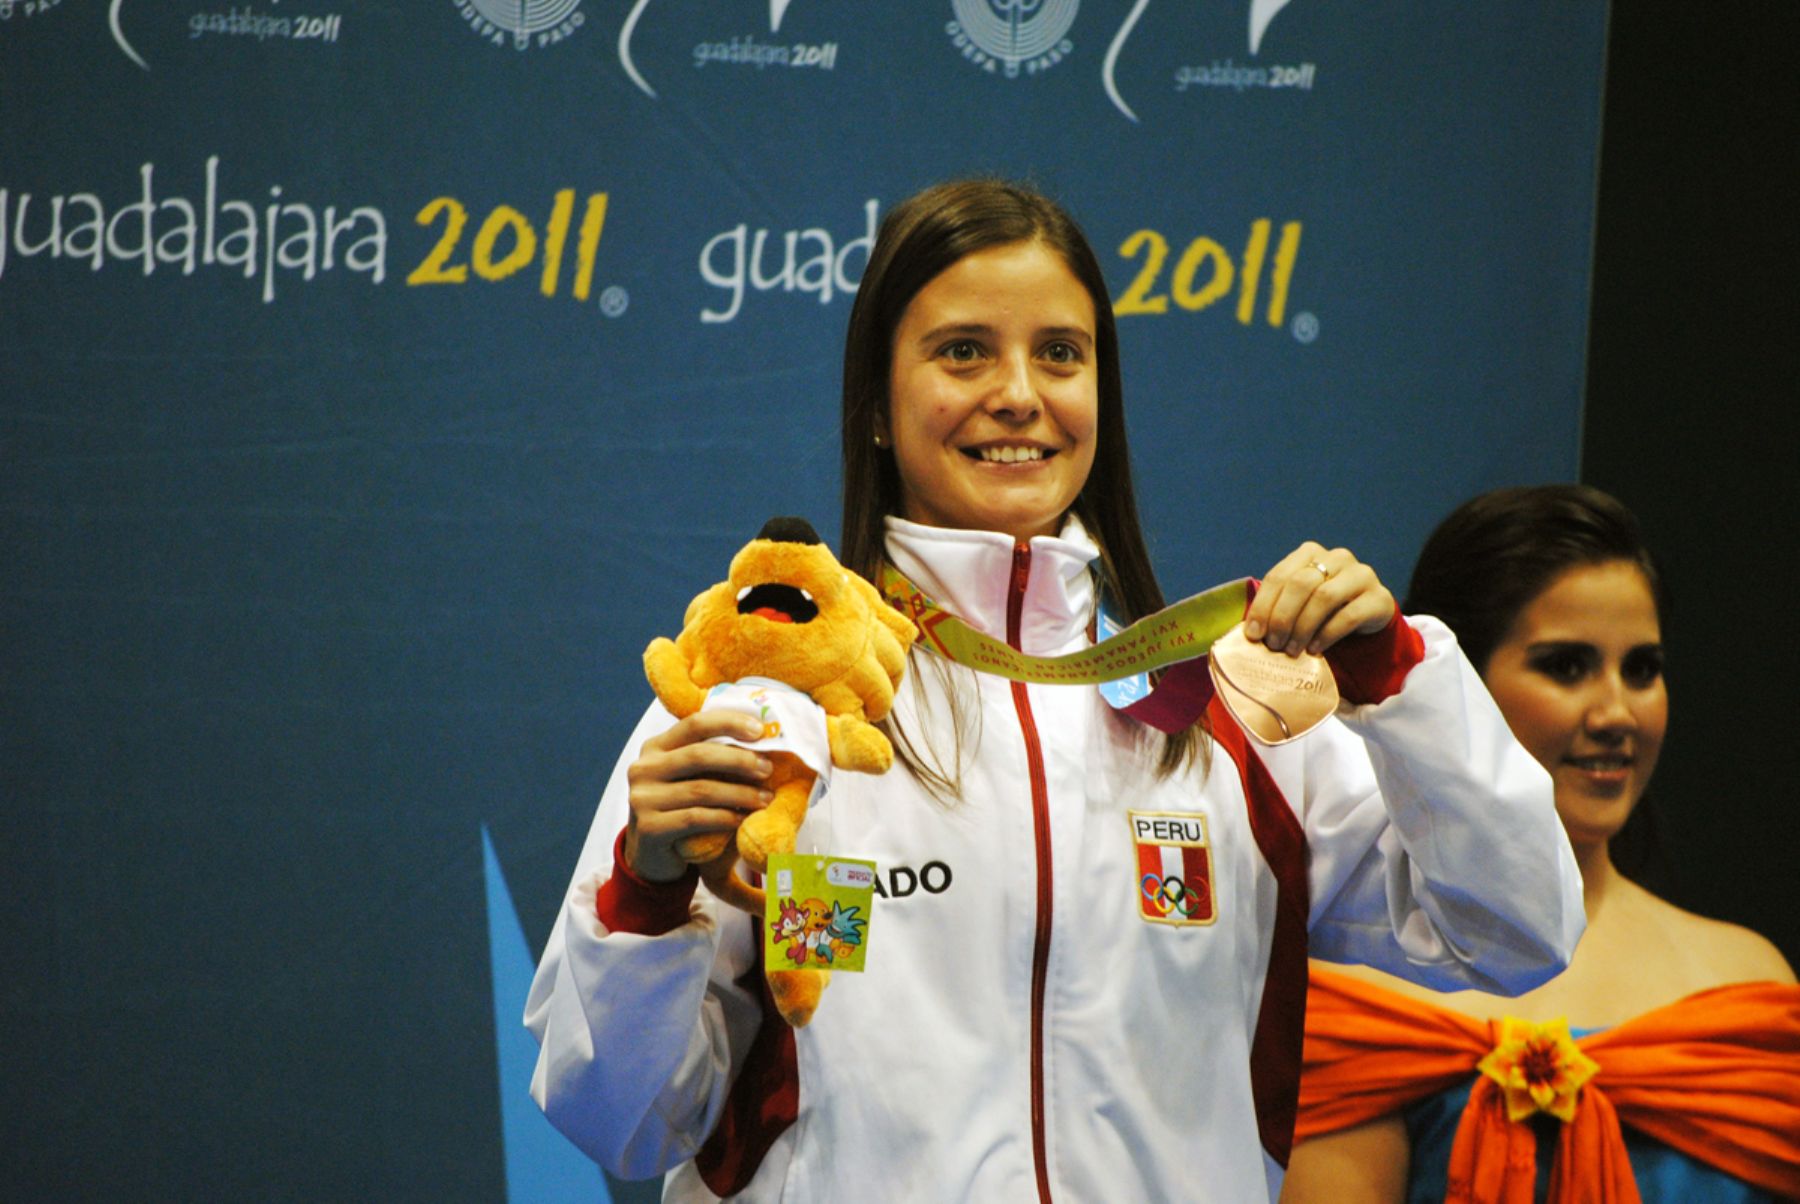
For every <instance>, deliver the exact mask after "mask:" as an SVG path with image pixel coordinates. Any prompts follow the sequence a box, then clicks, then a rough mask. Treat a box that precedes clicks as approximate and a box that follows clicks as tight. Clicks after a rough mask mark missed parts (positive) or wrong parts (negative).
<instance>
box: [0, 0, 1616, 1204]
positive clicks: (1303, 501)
mask: <svg viewBox="0 0 1800 1204" xmlns="http://www.w3.org/2000/svg"><path fill="white" fill-rule="evenodd" d="M1605 19H1606V13H1605V8H1604V5H1603V4H1602V3H1600V2H1599V0H1580V2H1573V3H1571V2H1569V0H1533V2H1519V3H1510V4H1505V5H1497V4H1496V5H1485V6H1472V7H1471V6H1464V7H1462V8H1459V9H1458V10H1457V11H1456V12H1455V14H1454V15H1451V14H1447V13H1446V12H1445V11H1444V10H1443V9H1442V8H1441V7H1440V6H1435V5H1429V4H1424V3H1418V2H1416V0H1415V2H1408V0H1396V2H1391V3H1375V4H1364V5H1331V4H1324V3H1319V2H1317V0H1292V2H1288V0H1218V2H1212V3H1176V2H1174V0H1113V2H1110V3H1109V2H1105V0H1085V2H1081V0H1037V2H1036V3H1030V4H1024V3H1003V2H1001V0H929V2H926V0H921V2H919V3H907V4H893V3H880V2H878V0H766V2H765V0H634V2H629V3H628V2H626V0H525V2H524V3H517V2H507V3H503V2H501V0H419V2H418V3H413V4H407V5H404V6H402V5H395V4H376V3H350V2H348V0H345V2H342V3H336V2H335V0H321V3H320V4H318V5H313V4H311V3H296V2H295V0H254V2H252V3H248V4H236V3H232V4H225V3H218V2H217V0H211V2H208V3H200V2H196V0H176V2H175V3H172V4H170V3H163V4H152V3H149V2H148V0H0V524H3V525H0V549H3V557H4V559H3V561H0V563H3V564H4V566H5V567H4V571H3V572H0V633H3V635H0V640H3V644H0V733H3V734H0V742H3V743H0V749H3V750H4V752H3V756H4V760H3V761H0V788H3V789H4V807H5V811H4V814H5V820H6V839H5V840H4V841H3V842H0V866H3V867H4V879H3V880H4V881H5V882H6V883H7V885H8V887H9V892H8V893H9V895H10V896H11V899H12V909H11V910H12V915H11V917H10V918H9V921H8V923H7V925H6V937H5V941H6V948H5V952H6V965H7V966H8V967H9V971H8V973H7V975H6V976H5V982H4V986H3V987H0V991H3V995H0V998H3V999H4V1004H3V1005H0V1006H3V1009H4V1011H3V1013H0V1026H3V1028H4V1031H5V1032H6V1033H7V1037H6V1043H7V1047H8V1048H7V1066H8V1069H7V1073H6V1074H5V1075H3V1076H0V1110H3V1111H4V1114H5V1115H6V1116H7V1117H8V1129H9V1133H8V1139H7V1140H6V1141H4V1142H0V1178H3V1179H4V1181H6V1182H8V1183H10V1184H25V1185H35V1186H37V1187H40V1188H45V1189H46V1190H47V1189H48V1188H49V1187H50V1186H52V1185H54V1186H55V1187H56V1189H57V1190H59V1191H68V1192H73V1193H74V1194H76V1195H89V1194H97V1193H99V1192H101V1191H120V1192H124V1193H126V1194H128V1195H131V1196H134V1197H142V1196H146V1195H147V1196H153V1197H160V1198H180V1197H185V1198H203V1197H204V1198H259V1199H279V1198H291V1199H305V1200H312V1199H321V1198H379V1199H446V1198H468V1199H492V1198H499V1197H500V1196H501V1194H502V1193H503V1192H505V1191H507V1190H508V1189H509V1186H510V1190H511V1191H512V1194H513V1195H514V1197H515V1198H517V1199H521V1200H523V1199H557V1198H576V1197H582V1198H596V1197H597V1196H598V1194H599V1193H600V1192H602V1191H604V1190H605V1189H604V1188H603V1187H602V1185H601V1183H600V1180H599V1179H598V1177H597V1176H596V1175H595V1173H594V1172H593V1171H592V1169H591V1168H590V1167H587V1166H585V1165H583V1164H579V1163H575V1164H569V1163H567V1162H566V1161H559V1159H563V1158H564V1155H565V1153H566V1148H565V1147H562V1146H560V1145H559V1144H558V1141H559V1139H554V1138H553V1137H551V1138H550V1139H548V1140H545V1135H544V1134H543V1133H540V1132H538V1131H536V1130H534V1129H533V1128H532V1127H531V1122H532V1120H533V1119H534V1118H533V1117H532V1116H531V1115H530V1114H529V1113H528V1112H521V1111H520V1110H519V1105H520V1104H521V1101H524V1094H523V1093H524V1090H525V1084H526V1080H527V1078H528V1075H529V1060H530V1053H531V1049H530V1046H529V1040H528V1038H527V1039H525V1040H524V1043H523V1044H521V1041H520V1033H519V1032H518V1031H515V1030H514V1027H513V1021H512V1020H511V1019H509V1017H516V1016H517V1014H518V1010H519V1006H520V1004H521V1003H522V999H523V991H524V983H523V977H524V975H525V974H526V973H528V969H529V966H530V964H531V962H532V961H534V960H535V956H536V951H537V949H538V948H539V947H540V946H541V943H542V941H543V939H544V936H545V935H546V934H547V933H548V930H549V927H550V923H551V920H552V917H553V915H554V914H555V910H556V907H557V903H558V900H559V898H560V896H561V893H562V891H563V889H564V887H565V885H566V881H567V875H568V872H569V869H570V867H571V866H572V865H573V862H574V857H575V853H576V851H577V849H578V847H579V844H580V841H581V838H582V835H583V833H584V831H585V827H586V824H587V821H588V819H589V816H590V813H591V809H592V806H593V802H594V800H595V799H596V798H597V796H598V793H599V788H600V785H601V783H602V782H603V781H604V779H605V776H606V774H607V772H608V771H609V769H610V767H611V764H612V761H613V759H614V757H615V756H616V755H617V753H618V750H619V744H620V741H621V740H622V739H623V737H624V735H625V733H626V732H627V731H628V729H629V727H630V725H631V722H632V721H633V720H634V719H635V717H636V715H637V714H638V713H639V711H640V709H641V707H642V705H643V702H644V700H645V698H646V691H645V688H644V686H643V683H642V679H641V674H640V670H639V668H638V656H639V654H640V652H641V650H642V648H643V646H644V644H645V643H646V642H647V640H648V639H649V638H650V637H651V636H652V635H654V634H659V633H666V632H670V631H672V630H674V628H675V627H676V626H677V625H678V623H679V620H680V616H681V613H682V607H683V606H684V605H685V603H686V601H687V599H688V598H689V597H691V596H692V594H693V593H694V592H695V591H696V590H697V589H698V588H700V587H702V586H704V585H705V584H707V583H709V582H710V581H712V580H714V579H716V577H717V575H718V574H719V572H720V571H721V570H722V568H723V565H724V563H725V561H726V559H727V558H728V556H729V555H730V553H731V551H732V550H733V549H735V548H736V547H737V546H738V545H739V544H740V543H742V542H743V541H744V540H745V539H747V538H748V537H749V536H750V535H751V534H753V533H754V531H755V530H756V528H757V527H758V526H759V525H760V523H761V521H762V519H763V518H764V517H766V516H768V515H769V514H772V513H798V514H805V515H808V516H811V517H812V518H813V519H814V521H815V522H816V524H817V525H818V526H819V527H820V529H821V530H822V531H823V532H824V533H825V534H826V535H827V538H832V539H835V534H836V521H837V491H838V473H837V455H836V411H837V381H838V375H839V370H840V365H839V348H840V345H841V340H842V335H843V328H844V323H845V319H846V317H847V314H848V309H849V300H850V295H851V294H852V292H853V290H854V288H855V285H856V282H857V280H858V278H859V276H860V273H861V269H862V266H863V264H864V262H865V261H866V257H867V251H868V246H869V243H870V239H871V235H872V231H873V228H874V224H875V222H876V221H877V220H878V217H879V215H880V214H881V213H882V212H883V211H885V209H886V208H887V207H888V206H889V205H891V204H892V203H893V202H895V201H896V200H898V199H899V198H901V197H902V196H904V195H906V194H907V193H910V192H912V191H914V190H915V189H917V188H918V187H920V186H923V185H924V184H927V183H930V182H933V181H935V180H938V179H941V178H944V177H947V176H952V175H958V174H967V173H976V172H979V173H999V174H1004V175H1009V176H1018V177H1023V178H1026V179H1028V180H1031V181H1033V182H1035V183H1036V184H1037V185H1038V186H1040V187H1041V188H1043V189H1044V190H1046V191H1048V192H1050V193H1052V194H1053V195H1055V196H1057V197H1058V198H1060V199H1061V200H1063V201H1064V202H1065V203H1066V204H1067V205H1068V206H1069V207H1070V208H1071V209H1072V210H1073V211H1074V212H1075V214H1076V215H1077V216H1078V217H1079V218H1080V219H1081V220H1082V221H1083V223H1084V225H1085V226H1086V228H1087V230H1088V232H1089V234H1090V236H1091V237H1092V240H1093V242H1094V244H1095V247H1096V249H1097V250H1098V251H1099V252H1100V254H1101V257H1102V261H1103V263H1104V265H1105V267H1106V270H1107V273H1108V278H1109V281H1110V283H1111V285H1112V288H1113V295H1114V300H1115V308H1116V309H1117V311H1118V313H1119V315H1120V330H1121V337H1122V339H1123V341H1124V355H1125V365H1124V366H1125V381H1126V393H1127V398H1128V406H1127V413H1128V419H1129V423H1130V427H1131V434H1132V440H1133V444H1134V451H1135V457H1136V462H1137V468H1138V470H1139V472H1140V474H1141V480H1142V494H1143V501H1144V510H1145V519H1146V522H1147V525H1148V527H1149V530H1150V533H1151V538H1152V544H1153V551H1154V555H1155V558H1156V563H1157V567H1158V571H1159V573H1160V574H1161V576H1162V578H1163V582H1164V586H1165V588H1166V589H1167V590H1168V591H1169V592H1170V593H1171V595H1172V596H1173V595H1180V594H1185V593H1188V592H1192V591H1193V590H1195V589H1198V588H1201V587H1203V586H1206V585H1210V584H1212V583H1214V582H1216V581H1218V580H1221V579H1224V578H1228V577H1236V576H1242V575H1244V574H1248V573H1259V572H1261V571H1262V570H1263V569H1265V568H1266V567H1267V566H1268V565H1269V564H1270V563H1271V562H1272V561H1273V560H1275V559H1276V558H1277V557H1278V556H1280V555H1281V554H1283V553H1284V552H1285V551H1286V550H1287V549H1288V548H1289V547H1291V546H1292V545H1293V544H1294V543H1296V542H1297V541H1298V540H1300V539H1302V538H1308V537H1310V538H1317V539H1320V540H1322V541H1325V542H1327V543H1329V544H1337V543H1341V544H1345V545H1348V546H1350V547H1352V548H1354V549H1355V550H1357V551H1358V552H1359V553H1360V554H1361V555H1362V556H1363V557H1364V558H1365V559H1368V560H1370V561H1371V562H1373V563H1374V564H1375V565H1376V567H1377V568H1378V569H1379V570H1380V571H1381V572H1382V573H1383V574H1384V576H1386V577H1387V578H1388V579H1389V581H1390V583H1392V584H1394V585H1395V586H1396V588H1398V586H1399V585H1400V584H1401V583H1403V582H1404V579H1405V576H1406V574H1407V572H1408V570H1409V569H1410V564H1411V556H1412V552H1413V550H1414V549H1415V548H1416V547H1417V545H1418V543H1419V541H1420V539H1421V538H1422V536H1423V534H1424V533H1425V531H1426V530H1428V529H1429V527H1430V525H1431V523H1432V522H1433V521H1434V520H1435V519H1436V518H1437V517H1438V516H1439V515H1441V513H1442V512H1443V511H1444V510H1446V509H1447V508H1448V507H1449V506H1450V505H1451V504H1453V503H1454V502H1456V501H1458V500H1460V499H1461V498H1463V497H1464V496H1466V495H1468V494H1470V493H1472V492H1475V491H1477V490H1479V489H1483V488H1487V487H1491V486H1494V485H1499V484H1506V483H1517V482H1521V481H1534V480H1544V479H1551V478H1561V479H1568V478H1572V477H1573V476H1574V475H1575V471H1576V466H1577V457H1578V450H1579V449H1578V434H1579V430H1580V417H1581V414H1580V408H1581V407H1580V395H1581V386H1582V379H1583V362H1582V356H1583V347H1584V342H1585V331H1586V312H1587V299H1588V277H1589V265H1590V242H1591V234H1592V226H1593V209H1594V177H1595V164H1596V159H1597V141H1598V115H1599V98H1600V83H1601V61H1602V43H1603V34H1604V27H1605ZM484 833H485V834H486V835H484ZM527 1107H528V1102H527ZM536 1143H541V1144H536ZM565 1171H567V1172H568V1173H569V1174H570V1175H571V1176H572V1177H571V1178H567V1179H559V1178H558V1176H560V1175H562V1174H563V1173H564V1172H565ZM523 1175H533V1176H538V1178H535V1179H532V1180H530V1181H529V1182H528V1181H526V1180H525V1179H521V1178H520V1177H519V1176H523ZM558 1183H561V1184H562V1186H561V1187H559V1186H557V1184H558ZM565 1192H567V1193H572V1194H569V1195H565V1194H563V1193H565ZM28 1194H30V1193H28Z"/></svg>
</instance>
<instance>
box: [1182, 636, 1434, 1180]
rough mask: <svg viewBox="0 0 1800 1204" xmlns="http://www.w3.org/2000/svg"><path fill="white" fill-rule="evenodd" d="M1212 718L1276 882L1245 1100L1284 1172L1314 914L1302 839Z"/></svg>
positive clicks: (1279, 798)
mask: <svg viewBox="0 0 1800 1204" xmlns="http://www.w3.org/2000/svg"><path fill="white" fill-rule="evenodd" d="M1409 630H1410V629H1409ZM1210 715H1211V723H1210V726H1211V728H1212V736H1213V740H1214V742H1215V743H1216V744H1217V746H1218V747H1219V748H1222V749H1224V750H1225V751H1226V752H1227V753H1228V754H1230V756H1231V760H1232V763H1233V764H1234V765H1236V766H1237V771H1238V777H1239V779H1240V780H1241V781H1242V783H1243V787H1244V800H1245V803H1246V805H1247V807H1248V809H1249V814H1250V832H1251V834H1252V835H1253V836H1254V837H1255V838H1256V847H1257V849H1258V850H1259V851H1260V852H1261V853H1262V856H1263V860H1264V861H1265V862H1267V863H1268V866H1269V871H1270V872H1271V873H1272V874H1274V875H1275V927H1274V933H1273V936H1272V938H1271V940H1270V942H1269V969H1268V972H1267V974H1265V975H1264V977H1263V991H1262V1004H1261V1006H1260V1007H1259V1008H1258V1010H1257V1015H1256V1034H1255V1036H1254V1038H1253V1039H1252V1040H1251V1044H1250V1094H1251V1098H1252V1100H1254V1102H1255V1105H1256V1129H1257V1133H1258V1135H1259V1136H1260V1137H1261V1138H1262V1147H1263V1149H1264V1150H1266V1151H1267V1152H1268V1155H1269V1157H1271V1158H1273V1159H1274V1160H1275V1161H1276V1162H1278V1163H1280V1164H1281V1165H1282V1166H1284V1167H1285V1166H1286V1165H1287V1162H1288V1153H1289V1151H1290V1150H1292V1149H1293V1144H1294V1116H1295V1113H1296V1110H1297V1107H1298V1100H1299V1095H1300V1055H1301V1050H1302V1046H1303V1043H1304V1038H1305V1029H1306V971H1307V964H1306V920H1307V913H1308V912H1309V911H1310V910H1311V908H1312V902H1311V894H1312V892H1311V888H1310V887H1309V886H1308V884H1307V878H1306V833H1305V831H1304V830H1303V829H1302V828H1301V827H1300V821H1299V819H1298V818H1296V817H1295V815H1294V810H1293V808H1292V807H1290V806H1288V802H1287V799H1286V798H1285V797H1283V795H1282V793H1281V788H1280V787H1278V786H1277V785H1276V784H1275V779H1274V778H1272V777H1270V776H1269V771H1268V769H1267V768H1265V767H1264V766H1263V763H1262V760H1261V759H1260V758H1259V757H1257V756H1256V754H1255V752H1254V750H1252V749H1251V748H1250V746H1249V743H1248V742H1247V741H1246V739H1245V737H1244V733H1243V730H1242V729H1240V728H1239V727H1238V725H1237V722H1236V721H1235V720H1234V719H1232V717H1231V713H1230V712H1229V711H1227V710H1226V709H1225V706H1224V704H1223V703H1221V702H1219V701H1217V700H1216V699H1215V700H1214V702H1213V704H1212V706H1211V708H1210Z"/></svg>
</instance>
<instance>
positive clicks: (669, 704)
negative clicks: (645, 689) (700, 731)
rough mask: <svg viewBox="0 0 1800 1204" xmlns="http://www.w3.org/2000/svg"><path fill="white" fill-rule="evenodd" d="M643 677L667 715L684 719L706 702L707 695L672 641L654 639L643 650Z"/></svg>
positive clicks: (662, 638) (660, 638) (661, 637)
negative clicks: (696, 682) (665, 709)
mask: <svg viewBox="0 0 1800 1204" xmlns="http://www.w3.org/2000/svg"><path fill="white" fill-rule="evenodd" d="M644 676H645V677H647V678H649V679H650V688H651V689H652V690H655V691H656V697H657V699H658V701H660V702H661V703H662V704H663V706H664V707H666V708H667V709H668V712H669V714H671V715H673V716H675V718H677V719H686V718H687V717H688V716H689V715H692V714H693V713H694V712H696V711H698V710H699V709H700V708H701V706H703V705H704V704H705V702H706V691H705V690H702V689H701V688H700V687H699V686H697V685H695V684H694V679H693V676H692V674H691V672H690V666H689V665H688V659H687V657H686V656H685V655H684V654H683V653H682V651H681V649H680V648H678V647H677V646H676V644H675V641H674V640H671V639H667V638H665V637H663V636H657V637H656V638H655V639H653V640H651V641H650V646H649V647H648V648H646V649H644Z"/></svg>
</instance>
